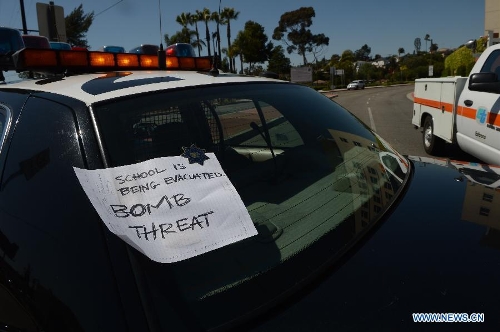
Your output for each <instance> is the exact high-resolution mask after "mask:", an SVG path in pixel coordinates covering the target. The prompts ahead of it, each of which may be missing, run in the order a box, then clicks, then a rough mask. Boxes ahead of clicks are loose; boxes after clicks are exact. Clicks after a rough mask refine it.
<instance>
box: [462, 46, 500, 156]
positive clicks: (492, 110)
mask: <svg viewBox="0 0 500 332" xmlns="http://www.w3.org/2000/svg"><path fill="white" fill-rule="evenodd" d="M486 52H489V55H488V54H486ZM483 57H485V59H486V60H485V61H484V62H478V63H476V65H475V66H474V68H473V69H472V73H477V72H493V73H497V75H499V77H500V48H494V49H488V50H486V51H485V54H484V55H483ZM499 111H500V95H499V94H498V93H493V92H481V91H471V90H469V88H468V81H467V84H466V86H465V87H464V90H463V91H462V94H461V95H460V97H459V100H458V112H457V113H458V117H457V142H458V145H459V146H460V148H461V149H462V150H464V151H465V152H467V153H469V154H471V155H474V156H475V157H477V158H479V159H481V160H482V161H484V162H486V163H490V164H495V165H500V116H499Z"/></svg>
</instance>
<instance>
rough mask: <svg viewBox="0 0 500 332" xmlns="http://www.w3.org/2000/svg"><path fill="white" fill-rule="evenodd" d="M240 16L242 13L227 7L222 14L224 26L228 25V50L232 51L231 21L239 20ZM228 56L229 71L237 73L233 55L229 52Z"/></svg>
mask: <svg viewBox="0 0 500 332" xmlns="http://www.w3.org/2000/svg"><path fill="white" fill-rule="evenodd" d="M238 15H240V12H237V11H235V10H234V8H228V7H225V8H224V10H223V11H222V13H221V19H222V21H223V22H224V24H227V48H228V50H231V20H236V19H238ZM228 55H229V70H230V71H231V72H232V71H233V69H234V70H235V71H236V60H235V59H234V57H233V56H232V55H231V52H229V53H228Z"/></svg>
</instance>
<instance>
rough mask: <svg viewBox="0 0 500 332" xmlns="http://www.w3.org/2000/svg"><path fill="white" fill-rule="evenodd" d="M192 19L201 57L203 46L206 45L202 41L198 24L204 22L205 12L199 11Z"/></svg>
mask: <svg viewBox="0 0 500 332" xmlns="http://www.w3.org/2000/svg"><path fill="white" fill-rule="evenodd" d="M191 18H192V23H194V26H195V31H196V44H197V47H198V56H201V48H202V47H201V46H202V45H205V43H204V42H203V41H202V40H200V34H199V33H198V22H201V21H203V12H201V11H199V10H198V9H197V10H196V12H195V13H194V14H193V15H192V16H191Z"/></svg>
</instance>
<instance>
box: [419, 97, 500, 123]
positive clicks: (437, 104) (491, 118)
mask: <svg viewBox="0 0 500 332" xmlns="http://www.w3.org/2000/svg"><path fill="white" fill-rule="evenodd" d="M413 102H414V103H416V104H420V105H424V106H428V107H432V108H435V109H438V110H440V111H442V110H445V111H446V112H450V113H451V112H452V111H453V105H452V104H450V103H444V102H441V101H437V100H432V99H425V98H418V97H413ZM476 111H477V110H476V109H475V108H470V107H465V106H458V107H457V114H458V115H459V116H463V117H466V118H468V119H472V120H475V119H476ZM486 123H488V124H491V125H494V126H496V127H500V116H499V114H497V113H491V112H490V113H488V118H487V119H486Z"/></svg>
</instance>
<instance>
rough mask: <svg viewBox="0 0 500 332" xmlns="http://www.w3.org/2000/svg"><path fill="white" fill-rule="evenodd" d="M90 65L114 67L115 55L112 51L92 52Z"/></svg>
mask: <svg viewBox="0 0 500 332" xmlns="http://www.w3.org/2000/svg"><path fill="white" fill-rule="evenodd" d="M89 56H90V65H91V66H96V67H114V66H115V57H114V55H113V54H112V53H103V52H90V53H89Z"/></svg>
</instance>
